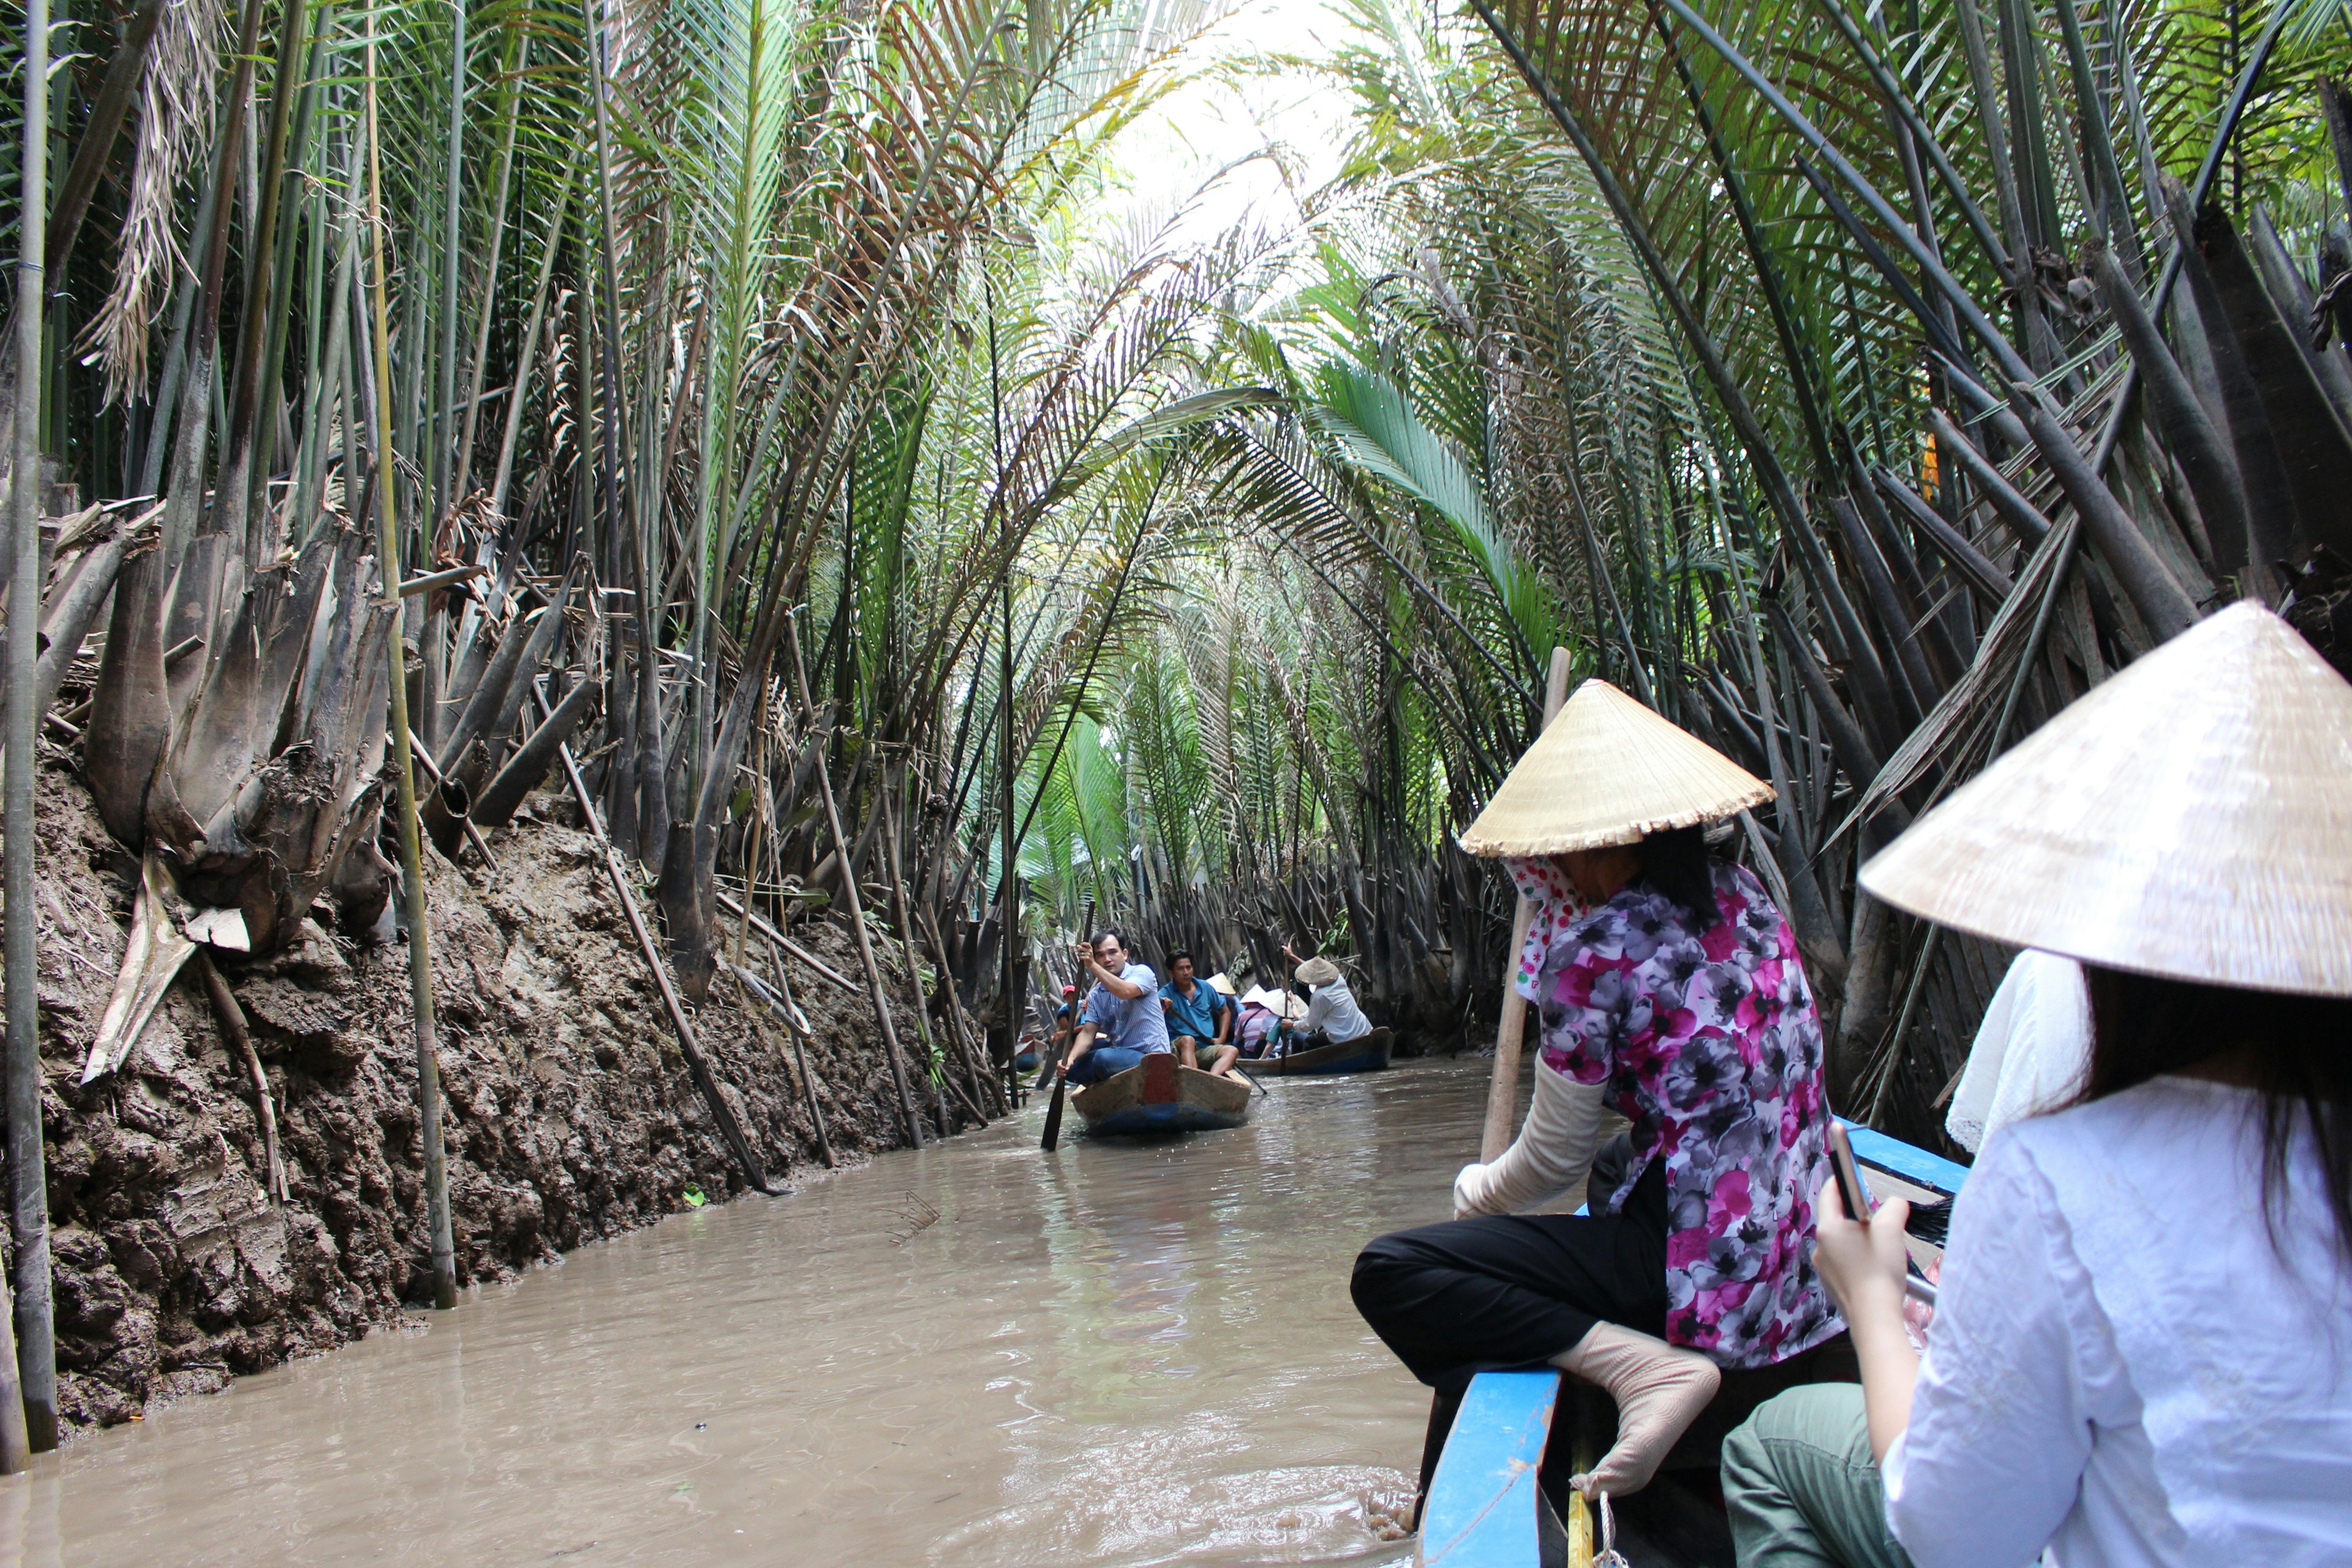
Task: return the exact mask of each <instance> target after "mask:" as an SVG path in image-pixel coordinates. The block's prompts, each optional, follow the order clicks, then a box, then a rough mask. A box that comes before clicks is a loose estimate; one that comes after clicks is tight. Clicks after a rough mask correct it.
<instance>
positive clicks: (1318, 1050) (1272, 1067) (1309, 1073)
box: [1244, 1029, 1391, 1078]
mask: <svg viewBox="0 0 2352 1568" xmlns="http://www.w3.org/2000/svg"><path fill="white" fill-rule="evenodd" d="M1390 1045H1391V1036H1390V1034H1389V1032H1388V1031H1387V1030H1386V1029H1374V1030H1373V1031H1372V1032H1371V1033H1370V1034H1369V1035H1366V1036H1363V1037H1361V1038H1360V1039H1353V1040H1339V1041H1335V1042H1333V1043H1332V1044H1330V1045H1328V1046H1318V1047H1315V1048H1314V1049H1313V1050H1311V1051H1300V1052H1299V1053H1298V1054H1297V1055H1296V1056H1288V1057H1275V1058H1272V1059H1270V1060H1265V1061H1255V1062H1248V1063H1244V1066H1246V1067H1247V1068H1249V1070H1250V1071H1251V1072H1253V1073H1255V1074H1256V1075H1257V1076H1258V1077H1259V1078H1330V1077H1335V1076H1337V1075H1338V1074H1340V1073H1351V1072H1379V1071H1380V1070H1381V1068H1385V1067H1387V1066H1388V1065H1389V1047H1390Z"/></svg>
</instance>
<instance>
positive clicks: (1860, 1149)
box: [1838, 1116, 1969, 1194]
mask: <svg viewBox="0 0 2352 1568" xmlns="http://www.w3.org/2000/svg"><path fill="white" fill-rule="evenodd" d="M1838 1124H1839V1125H1840V1126H1842V1127H1843V1128H1844V1129H1845V1135H1846V1139H1847V1141H1848V1142H1851V1143H1852V1144H1853V1157H1854V1158H1855V1159H1857V1160H1860V1161H1863V1162H1864V1163H1867V1164H1872V1165H1876V1166H1878V1167H1880V1168H1881V1169H1883V1170H1888V1171H1892V1172H1894V1173H1895V1174H1896V1175H1898V1176H1901V1177H1904V1178H1905V1179H1906V1180H1908V1181H1914V1182H1916V1183H1918V1184H1920V1185H1921V1186H1923V1187H1933V1188H1935V1189H1936V1190H1937V1192H1939V1193H1951V1194H1958V1192H1959V1190H1960V1184H1961V1183H1962V1182H1965V1181H1967V1180H1968V1179H1969V1168H1968V1167H1967V1166H1966V1165H1963V1164H1959V1163H1957V1162H1955V1161H1951V1160H1947V1159H1945V1158H1944V1157H1943V1156H1942V1155H1940V1154H1930V1153H1928V1152H1927V1151H1926V1150H1925V1149H1915V1148H1913V1147H1912V1146H1911V1145H1910V1144H1908V1143H1906V1142H1903V1141H1902V1140H1901V1139H1899V1138H1889V1137H1888V1136H1887V1135H1886V1134H1885V1133H1884V1132H1877V1131H1872V1130H1871V1129H1870V1128H1867V1127H1864V1126H1862V1125H1861V1124H1860V1123H1858V1122H1853V1121H1847V1120H1846V1119H1845V1118H1844V1117H1843V1116H1841V1117H1839V1118H1838Z"/></svg>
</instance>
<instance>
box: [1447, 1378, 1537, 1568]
mask: <svg viewBox="0 0 2352 1568" xmlns="http://www.w3.org/2000/svg"><path fill="white" fill-rule="evenodd" d="M1559 1377H1560V1374H1559V1373H1557V1372H1482V1373H1479V1374H1478V1375H1477V1376H1476V1377H1475V1378H1472V1379H1471V1380H1470V1392H1469V1393H1468V1394H1465V1395H1463V1398H1462V1408H1461V1410H1460V1412H1459V1413H1458V1414H1457V1415H1455V1416H1454V1432H1453V1435H1452V1436H1450V1437H1448V1438H1447V1439H1446V1441H1445V1452H1444V1456H1443V1457H1442V1458H1439V1460H1438V1461H1437V1474H1436V1475H1435V1477H1433V1479H1431V1481H1430V1483H1429V1501H1428V1504H1427V1506H1425V1507H1424V1508H1423V1510H1422V1521H1421V1561H1422V1563H1423V1568H1438V1565H1439V1564H1441V1563H1442V1564H1444V1568H1537V1565H1538V1563H1542V1562H1543V1560H1544V1558H1545V1555H1546V1553H1545V1552H1544V1544H1545V1542H1544V1537H1545V1533H1546V1530H1545V1521H1544V1515H1545V1514H1546V1512H1547V1511H1548V1506H1547V1505H1546V1504H1545V1502H1544V1500H1543V1492H1542V1490H1541V1489H1540V1488H1538V1486H1537V1485H1536V1473H1537V1469H1538V1467H1539V1466H1540V1465H1541V1464H1542V1463H1543V1452H1544V1444H1545V1442H1546V1441H1547V1440H1548V1439H1549V1437H1550V1436H1551V1417H1552V1411H1553V1410H1554V1409H1555V1408H1556V1407H1557V1405H1558V1404H1559ZM1553 1528H1555V1529H1556V1528H1557V1526H1554V1527H1553Z"/></svg>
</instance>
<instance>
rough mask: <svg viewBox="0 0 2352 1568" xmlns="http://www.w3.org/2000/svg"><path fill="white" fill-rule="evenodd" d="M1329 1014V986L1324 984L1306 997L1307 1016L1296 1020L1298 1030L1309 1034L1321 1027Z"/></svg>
mask: <svg viewBox="0 0 2352 1568" xmlns="http://www.w3.org/2000/svg"><path fill="white" fill-rule="evenodd" d="M1330 1016H1331V988H1330V987H1329V986H1328V985H1326V986H1322V987H1320V988H1318V990H1317V991H1316V993H1315V994H1314V995H1312V996H1310V997H1308V998H1307V1016H1305V1017H1304V1018H1301V1019H1299V1020H1298V1032H1299V1033H1300V1034H1302V1035H1311V1034H1313V1033H1314V1032H1315V1031H1316V1030H1318V1029H1319V1028H1321V1027H1322V1026H1323V1025H1324V1023H1325V1021H1326V1020H1328V1018H1329V1017H1330Z"/></svg>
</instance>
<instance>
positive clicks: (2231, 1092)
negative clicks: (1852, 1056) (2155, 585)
mask: <svg viewBox="0 0 2352 1568" xmlns="http://www.w3.org/2000/svg"><path fill="white" fill-rule="evenodd" d="M1862 881H1863V884H1864V886H1865V887H1867V888H1868V889H1870V890H1871V891H1872V892H1873V893H1874V894H1875V895H1876V896H1878V897H1879V898H1882V899H1884V900H1886V901H1887V902H1888V903H1890V904H1893V905H1895V906H1896V907H1898V908H1901V909H1906V910H1910V911H1911V912H1912V913H1914V914H1916V915H1919V916H1921V917H1923V918H1925V919H1927V920H1931V921H1937V922H1938V923H1940V924H1944V925H1948V926H1951V927H1953V928H1955V929H1957V930H1960V931H1970V932H1974V933H1976V934H1977V935H1979V936H1985V937H1990V938H1992V939H1993V940H1995V941H1999V942H2014V943H2018V944H2021V945H2023V946H2026V947H2029V948H2035V949H2040V950H2042V951H2044V952H2053V953H2059V954H2063V955H2064V956H2066V957H2070V958H2074V959H2077V960H2079V961H2081V963H2083V964H2084V970H2085V973H2086V976H2087V978H2088V980H2089V988H2090V994H2091V1017H2092V1041H2091V1057H2090V1066H2089V1071H2088V1075H2087V1079H2086V1080H2085V1082H2084V1087H2083V1089H2082V1090H2081V1092H2080V1093H2079V1095H2078V1096H2077V1098H2076V1099H2075V1100H2074V1103H2073V1104H2072V1105H2071V1106H2069V1107H2067V1108H2065V1109H2063V1110H2055V1111H2051V1112H2045V1113H2043V1114H2040V1115H2035V1116H2029V1117H2027V1118H2025V1119H2023V1120H2021V1121H2015V1122H2012V1123H2011V1124H2010V1125H2008V1126H2006V1127H2004V1128H2002V1129H2000V1131H1996V1132H1994V1133H1993V1134H1992V1135H1991V1136H1990V1137H1989V1138H1988V1139H1987V1140H1986V1142H1985V1146H1984V1150H1983V1152H1982V1153H1981V1154H1980V1156H1979V1159H1978V1161H1977V1163H1976V1166H1975V1168H1974V1169H1973V1170H1971V1171H1970V1173H1969V1179H1968V1182H1967V1184H1966V1185H1965V1186H1964V1187H1963V1188H1962V1189H1961V1191H1960V1194H1959V1196H1958V1199H1957V1200H1956V1201H1955V1203H1954V1205H1953V1213H1952V1219H1951V1230H1950V1238H1949V1245H1948V1247H1947V1248H1946V1251H1945V1254H1944V1260H1943V1270H1942V1276H1941V1279H1940V1281H1939V1283H1938V1297H1939V1300H1938V1303H1937V1311H1936V1316H1935V1320H1934V1321H1933V1323H1932V1324H1931V1325H1930V1326H1929V1329H1928V1333H1927V1355H1926V1357H1925V1359H1924V1360H1923V1359H1922V1358H1920V1357H1919V1356H1917V1355H1916V1354H1914V1353H1913V1352H1912V1349H1911V1345H1910V1342H1909V1340H1908V1338H1907V1337H1906V1334H1905V1333H1904V1331H1903V1325H1902V1306H1901V1303H1902V1299H1903V1292H1904V1285H1903V1274H1904V1261H1903V1260H1904V1244H1903V1225H1904V1221H1905V1219H1906V1205H1904V1204H1902V1203H1901V1202H1900V1201H1896V1202H1891V1203H1888V1204H1886V1205H1884V1206H1883V1207H1881V1208H1880V1209H1879V1210H1878V1211H1877V1212H1876V1214H1875V1215H1873V1216H1871V1217H1870V1218H1869V1219H1868V1220H1867V1222H1866V1223H1861V1224H1857V1223H1855V1222H1854V1221H1853V1220H1852V1219H1849V1218H1847V1217H1846V1216H1845V1214H1844V1211H1843V1205H1841V1204H1840V1203H1839V1201H1838V1197H1837V1194H1836V1193H1835V1191H1834V1189H1833V1188H1826V1187H1825V1188H1824V1189H1822V1192H1823V1195H1822V1197H1821V1199H1820V1200H1819V1203H1820V1206H1821V1208H1822V1220H1821V1227H1820V1230H1821V1244H1820V1252H1819V1257H1820V1261H1821V1268H1822V1274H1823V1276H1824V1277H1825V1278H1826V1279H1827V1280H1828V1281H1829V1283H1830V1284H1831V1285H1832V1288H1833V1289H1835V1291H1836V1293H1837V1295H1838V1297H1839V1299H1840V1300H1842V1301H1843V1303H1844V1305H1845V1309H1846V1315H1847V1317H1848V1319H1849V1321H1851V1323H1852V1325H1853V1343H1854V1350H1855V1352H1856V1355H1857V1356H1858V1358H1859V1359H1860V1361H1861V1363H1862V1371H1863V1386H1862V1387H1861V1388H1854V1387H1853V1386H1851V1385H1843V1386H1834V1385H1825V1386H1821V1387H1813V1388H1803V1389H1799V1390H1796V1391H1794V1392H1793V1393H1790V1394H1783V1395H1781V1396H1780V1398H1778V1399H1775V1400H1772V1401H1771V1402H1770V1403H1769V1404H1767V1405H1763V1406H1762V1407H1761V1408H1760V1409H1759V1410H1758V1412H1757V1413H1756V1415H1754V1416H1753V1417H1752V1418H1751V1419H1750V1420H1749V1421H1748V1423H1747V1424H1746V1425H1745V1426H1741V1427H1740V1428H1739V1429H1738V1430H1737V1431H1735V1432H1734V1433H1733V1434H1732V1435H1731V1436H1730V1438H1729V1439H1728V1440H1727V1442H1726V1443H1725V1445H1724V1456H1723V1490H1724V1497H1725V1501H1726V1503H1727V1506H1728V1508H1729V1511H1730V1515H1731V1523H1732V1533H1733V1536H1734V1538H1735V1540H1736V1541H1737V1542H1738V1546H1739V1561H1740V1563H1742V1564H1743V1565H1744V1568H1759V1565H1764V1564H1769V1565H1771V1568H1798V1565H1811V1564H1821V1563H1841V1564H1844V1565H1846V1568H1865V1565H1868V1568H1908V1565H1910V1564H1916V1565H1917V1568H1942V1565H1944V1564H1952V1565H1954V1568H1958V1565H1962V1564H1966V1565H1968V1568H1978V1565H1979V1564H1981V1565H1983V1568H2007V1565H2010V1564H2019V1565H2022V1564H2025V1563H2032V1562H2036V1561H2039V1560H2041V1559H2042V1554H2043V1552H2044V1551H2045V1550H2047V1551H2048V1552H2050V1553H2051V1554H2052V1555H2053V1556H2054V1557H2055V1558H2056V1560H2057V1561H2059V1562H2060V1563H2063V1564H2064V1565H2065V1568H2103V1565H2113V1564H2126V1563H2128V1564H2135V1565H2137V1564H2172V1563H2198V1564H2203V1563H2249V1564H2252V1563H2261V1564H2263V1568H2285V1565H2293V1564H2314V1565H2315V1564H2319V1563H2347V1562H2352V685H2347V684H2346V683H2345V681H2344V679H2342V677H2340V676H2338V675H2337V674H2336V672H2335V671H2333V670H2332V669H2330V668H2327V666H2326V664H2325V663H2323V662H2322V661H2321V659H2320V658H2318V656H2317V655H2316V654H2315V653H2314V652H2313V651H2312V649H2311V648H2310V647H2307V646H2306V645H2305V643H2304V642H2303V640H2302V639H2301V638H2300V637H2297V636H2296V634H2295V633H2294V631H2293V630H2292V629H2291V628H2290V627H2289V626H2287V625H2286V623H2285V622H2284V621H2282V620H2280V619H2279V618H2278V617H2277V616H2273V615H2272V614H2271V613H2270V612H2269V611H2267V610H2264V609H2262V608H2260V607H2259V606H2256V605H2236V606H2233V607H2231V609H2228V610H2225V611H2223V612H2222V613H2221V614H2220V615H2217V616H2213V617H2212V618H2211V619H2210V620H2207V621H2205V622H2203V623H2202V624H2200V625H2199V626H2196V627H2193V628H2192V629H2190V630H2189V631H2187V632H2184V633H2182V634H2181V635H2180V636H2179V637H2176V638H2174V639H2173V640H2172V641H2171V642H2169V643H2168V644H2166V645H2165V646H2164V647H2160V648H2158V649H2157V650H2156V651H2155V652H2153V653H2150V654H2148V655H2147V656H2146V657H2144V658H2141V659H2139V660H2138V661H2137V663H2135V664H2133V665H2132V666H2131V667H2130V668H2127V669H2126V670H2125V671H2123V672H2122V673H2121V674H2119V675H2117V676H2116V677H2114V678H2113V679H2109V680H2108V681H2106V682H2105V684H2103V685H2101V686H2099V687H2097V688H2095V689H2093V690H2092V691H2091V693H2090V694H2089V695H2088V696H2086V697H2084V699H2082V700H2080V701H2078V702H2076V703H2075V704H2074V706H2072V707H2070V708H2068V709H2067V710H2065V711H2064V712H2063V713H2061V714H2059V715H2058V716H2057V717H2056V718H2055V719H2053V720H2052V721H2050V722H2049V723H2048V724H2047V725H2045V726H2043V727H2042V729H2041V730H2040V731H2036V732H2035V733H2034V734H2033V735H2032V736H2030V737H2028V738H2027V739H2026V740H2025V741H2024V742H2021V744H2019V745H2018V746H2017V748H2016V749H2015V750H2013V751H2011V752H2009V753H2008V754H2007V755H2005V756H2003V757H2002V758H2000V761H1998V762H1996V763H1994V764H1993V765H1992V766H1990V768H1987V769H1986V770H1985V771H1984V773H1982V774H1981V775H1979V777H1978V778H1977V779H1976V780H1974V781H1973V782H1971V783H1970V784H1969V785H1968V786H1967V787H1965V788H1963V789H1961V790H1959V791H1958V792H1957V793H1955V794H1954V795H1953V796H1952V797H1951V799H1950V800H1948V801H1947V802H1946V803H1945V804H1944V805H1941V806H1939V807H1937V809H1936V810H1934V811H1932V812H1930V813H1928V814H1927V816H1924V817H1922V818H1921V819H1920V820H1919V821H1918V822H1917V823H1916V825H1914V826H1913V827H1912V828H1911V830H1910V831H1909V832H1907V833H1906V834H1905V835H1904V836H1903V837H1901V838H1898V839H1897V840H1895V843H1894V844H1892V845H1890V846H1888V847H1887V848H1886V849H1885V851H1884V852H1883V853H1882V854H1880V855H1879V856H1878V857H1877V858H1875V859H1874V860H1872V861H1871V862H1870V863H1869V864H1868V865H1867V866H1865V867H1864V868H1863V872H1862Z"/></svg>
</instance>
